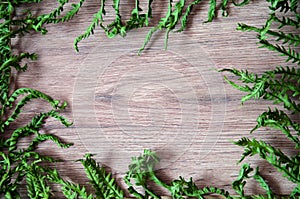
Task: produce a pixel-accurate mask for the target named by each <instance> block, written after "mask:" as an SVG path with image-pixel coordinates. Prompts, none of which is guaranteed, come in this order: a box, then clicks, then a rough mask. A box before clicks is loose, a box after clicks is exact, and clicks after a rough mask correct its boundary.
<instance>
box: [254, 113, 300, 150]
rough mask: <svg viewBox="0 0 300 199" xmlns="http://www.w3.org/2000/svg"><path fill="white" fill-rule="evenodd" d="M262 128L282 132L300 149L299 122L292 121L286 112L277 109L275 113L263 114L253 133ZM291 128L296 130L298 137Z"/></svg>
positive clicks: (259, 117) (258, 119)
mask: <svg viewBox="0 0 300 199" xmlns="http://www.w3.org/2000/svg"><path fill="white" fill-rule="evenodd" d="M260 127H271V128H274V129H278V130H281V131H282V132H283V133H284V134H285V135H286V136H287V138H289V139H290V140H291V141H293V142H294V143H295V145H296V148H300V140H299V138H298V136H299V135H300V125H299V124H298V123H297V122H293V121H291V119H290V118H289V116H288V115H287V114H286V113H285V112H283V111H281V110H278V109H275V110H274V111H272V110H270V109H269V110H268V111H266V112H264V113H262V114H261V115H259V116H258V118H257V125H256V126H255V127H254V128H253V129H252V130H251V133H252V132H253V131H255V130H257V129H258V128H260ZM289 127H292V128H293V129H294V130H296V132H297V136H293V135H292V133H291V131H290V128H289Z"/></svg>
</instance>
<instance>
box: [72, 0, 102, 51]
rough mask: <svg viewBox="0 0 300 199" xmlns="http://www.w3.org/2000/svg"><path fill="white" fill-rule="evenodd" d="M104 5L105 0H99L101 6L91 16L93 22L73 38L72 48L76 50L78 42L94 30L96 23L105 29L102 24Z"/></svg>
mask: <svg viewBox="0 0 300 199" xmlns="http://www.w3.org/2000/svg"><path fill="white" fill-rule="evenodd" d="M104 5H105V0H102V1H101V8H100V9H99V10H98V12H97V13H96V14H95V15H94V17H93V22H92V23H91V24H90V26H89V27H88V28H87V29H86V31H85V32H84V33H83V34H82V35H80V36H78V37H77V38H76V39H75V40H74V48H75V50H76V51H77V52H78V51H79V49H78V43H79V42H80V41H82V40H84V39H86V38H88V37H89V36H90V35H92V34H94V30H95V29H96V27H97V26H98V25H100V26H101V27H102V28H104V29H105V27H104V26H103V25H102V22H103V15H105V9H104Z"/></svg>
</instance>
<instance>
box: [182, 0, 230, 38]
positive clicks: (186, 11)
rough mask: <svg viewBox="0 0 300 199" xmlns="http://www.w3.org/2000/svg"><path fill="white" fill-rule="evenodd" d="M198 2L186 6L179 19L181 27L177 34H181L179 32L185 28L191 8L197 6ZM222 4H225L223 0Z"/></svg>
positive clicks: (198, 0) (197, 0) (199, 0)
mask: <svg viewBox="0 0 300 199" xmlns="http://www.w3.org/2000/svg"><path fill="white" fill-rule="evenodd" d="M200 2H201V0H194V1H193V2H192V3H190V4H189V5H188V6H187V8H186V10H185V12H184V14H183V15H182V17H181V27H180V29H179V30H178V31H177V32H181V31H183V30H184V29H185V28H186V26H187V22H188V16H189V15H190V14H191V12H192V10H193V7H194V6H195V5H197V4H199V3H200ZM224 2H225V0H224Z"/></svg>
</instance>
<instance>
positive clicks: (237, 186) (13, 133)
mask: <svg viewBox="0 0 300 199" xmlns="http://www.w3.org/2000/svg"><path fill="white" fill-rule="evenodd" d="M266 1H267V2H268V3H269V4H270V6H269V10H270V14H269V18H268V19H267V20H266V23H265V25H264V26H263V27H254V26H249V25H246V24H238V28H237V29H238V30H241V31H255V32H257V38H258V41H259V43H260V44H261V47H264V48H268V49H270V50H272V51H276V52H278V53H279V54H280V55H282V56H285V57H287V60H286V61H287V62H292V63H293V64H294V65H295V66H292V67H288V66H285V67H283V66H278V67H277V68H276V69H275V70H271V71H266V72H265V73H263V74H261V75H258V74H254V73H251V72H248V71H246V70H236V69H223V70H221V71H220V72H229V73H232V74H234V75H235V76H237V77H238V78H239V79H238V81H239V82H240V83H235V82H233V81H231V80H229V79H228V78H226V77H225V79H226V81H227V82H228V83H229V84H231V85H232V86H233V87H235V88H236V89H239V90H241V91H243V92H246V93H247V94H246V95H245V96H244V97H243V98H242V100H241V101H242V103H244V102H246V101H247V100H250V99H264V100H269V101H271V102H272V103H275V104H279V105H281V106H282V107H283V110H279V109H271V108H270V109H269V110H267V111H265V112H263V113H262V114H261V115H259V116H258V118H257V125H256V126H255V127H254V128H253V130H252V131H251V132H254V131H255V130H257V129H258V128H260V127H270V128H273V129H277V130H280V131H281V132H282V133H284V134H285V135H286V136H287V137H288V138H289V139H290V140H291V142H292V143H293V144H295V148H296V149H299V146H300V141H299V135H300V124H299V123H298V121H294V120H292V119H291V117H290V116H291V115H296V116H298V115H299V111H300V104H299V94H300V86H299V83H300V80H299V76H300V69H298V68H296V67H297V66H298V65H299V64H300V54H299V53H298V49H297V47H298V46H299V44H300V36H299V34H297V30H299V29H298V28H299V26H300V15H299V5H298V1H297V0H266ZM39 2H41V0H13V1H1V2H0V15H1V25H0V26H1V27H0V55H1V60H0V61H1V67H0V75H1V78H0V94H1V95H0V103H1V121H0V131H1V140H0V147H1V152H0V155H1V158H0V162H1V168H0V177H1V179H0V194H1V196H3V197H4V198H21V197H22V196H21V195H20V193H19V189H20V187H21V186H22V185H24V184H25V186H26V190H27V192H26V193H27V196H28V197H29V198H50V197H52V193H51V185H50V184H51V183H56V184H58V185H60V187H61V190H62V193H63V194H64V196H65V197H66V198H103V199H107V198H124V191H123V190H122V189H121V188H120V187H118V185H117V184H116V182H115V180H114V179H113V177H112V175H111V174H110V173H107V172H106V171H105V169H104V168H103V167H102V166H101V165H100V164H99V163H97V162H96V161H95V160H94V159H93V158H92V155H90V154H87V155H86V156H85V157H84V158H83V159H81V160H79V161H80V162H81V163H82V164H83V166H84V168H85V171H86V174H87V177H88V178H89V179H90V182H91V185H92V186H93V188H94V193H88V191H87V189H86V188H85V186H83V185H79V184H75V183H73V182H70V181H67V180H65V179H64V178H63V177H61V176H60V174H59V173H58V171H57V170H56V169H55V168H52V167H48V166H45V164H44V163H47V162H55V161H58V160H55V159H54V158H52V157H49V156H43V155H41V154H39V153H38V152H36V151H35V149H36V148H37V147H38V145H39V144H40V143H42V142H44V141H46V140H51V141H53V142H54V143H56V144H57V145H58V146H59V147H69V146H71V144H69V143H64V142H62V141H61V140H60V139H59V138H58V137H56V136H54V135H51V134H47V133H41V132H40V130H41V128H42V127H43V124H44V123H45V122H46V119H47V118H49V117H52V118H55V119H57V120H58V121H59V122H61V123H62V124H63V125H65V126H70V125H71V123H70V122H68V120H67V119H66V118H64V117H63V116H62V115H60V111H61V110H63V109H64V108H65V107H66V105H67V104H66V103H65V102H60V101H59V100H55V99H53V98H52V97H50V96H48V95H46V94H45V93H42V92H40V91H37V90H34V89H31V88H18V89H16V90H14V89H13V86H12V85H13V76H12V72H13V71H14V70H16V71H20V72H22V71H26V69H27V64H25V65H22V64H21V63H23V62H22V61H23V60H24V59H31V60H35V59H36V58H37V56H36V54H30V53H28V52H24V53H19V54H14V52H13V46H12V45H11V40H12V39H13V38H14V37H17V36H19V37H20V36H22V35H23V34H26V33H27V32H30V31H36V32H40V33H41V34H46V33H47V29H46V28H45V25H46V24H49V23H60V22H64V21H68V20H71V19H72V17H73V16H74V15H75V14H77V13H78V11H79V10H80V8H81V7H82V5H83V3H84V2H85V0H80V1H79V2H78V3H76V4H72V8H71V9H70V10H69V11H67V12H66V13H64V12H63V10H64V7H65V6H66V5H67V4H68V1H67V0H60V1H58V3H59V5H58V6H57V8H55V9H54V10H53V11H51V12H50V13H48V14H43V15H39V16H34V15H33V14H32V13H31V12H30V9H29V10H28V11H27V12H26V13H25V15H23V17H21V18H20V17H18V16H16V15H15V9H16V8H17V7H19V6H26V5H27V4H28V3H39ZM105 3H106V1H105V0H102V1H101V4H100V8H99V11H98V12H97V13H96V14H95V16H94V18H93V21H92V23H91V25H90V26H89V27H88V28H87V30H86V32H85V33H83V34H82V35H80V36H79V37H78V38H76V39H75V41H74V46H75V49H76V50H78V43H79V42H80V41H81V40H83V39H85V38H87V37H89V36H90V35H91V34H93V33H94V30H95V29H96V27H97V26H99V27H100V28H102V29H103V30H104V31H105V33H106V35H107V36H108V37H109V38H111V37H114V36H116V35H121V36H125V35H126V33H127V32H128V31H130V30H132V29H134V28H141V27H144V26H148V25H149V20H151V18H152V7H151V6H152V3H153V0H148V1H147V3H148V4H147V6H146V7H147V10H146V11H145V12H144V11H142V10H141V8H140V1H139V0H136V1H135V8H134V9H133V10H132V11H131V18H130V19H129V20H127V21H123V20H122V17H121V15H120V11H119V10H120V0H113V9H114V11H115V20H114V21H113V22H111V23H109V24H108V25H105V24H104V18H105V14H106V10H105V8H106V6H105ZM199 3H201V1H200V0H194V1H192V2H190V3H187V2H186V1H185V0H179V1H177V2H173V1H172V0H170V1H169V4H168V11H167V13H166V16H165V17H164V18H162V19H161V20H160V21H159V22H158V24H157V25H156V26H154V27H153V28H152V29H150V31H149V33H148V35H147V37H146V39H145V42H144V44H143V45H142V47H141V49H140V51H139V53H140V52H141V51H142V50H144V49H145V47H146V45H147V44H148V42H149V41H150V39H151V36H152V35H153V33H154V32H155V31H158V30H166V37H165V41H166V42H165V47H166V46H167V41H168V35H169V33H170V32H171V31H175V29H176V28H177V27H178V29H177V30H176V31H179V32H180V31H183V30H184V29H185V27H186V25H187V21H188V17H189V15H190V14H191V11H192V9H193V6H195V5H196V4H199ZM217 3H218V2H217V0H210V1H209V10H208V19H207V22H211V21H212V20H213V19H214V17H215V13H216V11H217ZM232 3H233V4H234V5H236V6H244V5H246V4H247V3H249V0H244V1H243V2H241V3H236V2H235V1H232ZM228 4H229V2H228V1H227V0H222V1H221V2H220V5H221V10H222V11H223V12H222V13H223V16H227V14H228V13H227V9H226V8H227V6H228ZM274 25H276V28H275V30H274V28H273V26H274ZM284 27H290V28H293V29H294V30H295V33H286V32H284V31H282V28H284ZM274 40H275V42H274ZM34 99H43V100H45V101H47V102H48V103H49V105H50V107H52V109H51V110H50V111H48V112H42V113H40V114H38V115H36V116H35V117H33V118H32V120H31V122H29V123H28V124H27V125H25V126H22V127H18V128H15V129H14V127H13V126H12V124H13V123H14V122H15V120H16V119H17V118H18V117H19V116H20V113H21V111H22V108H23V107H24V106H26V104H27V103H28V102H29V101H32V100H34ZM12 129H13V130H12ZM27 136H33V137H34V138H33V139H32V141H31V143H29V144H28V146H27V147H25V148H20V147H19V146H18V141H19V140H20V139H21V138H23V137H27ZM235 144H236V145H239V146H242V147H243V148H244V153H243V155H242V158H241V160H240V161H242V160H244V159H245V158H246V157H248V156H253V155H259V156H260V157H261V158H262V159H264V160H266V161H267V162H269V163H270V164H271V165H273V166H274V167H275V168H277V170H278V171H279V172H281V173H282V174H283V176H284V177H286V178H287V179H288V180H290V181H291V182H292V183H294V184H295V188H294V190H293V191H292V192H291V194H290V195H289V196H288V197H290V198H296V197H299V196H300V174H299V173H300V164H299V161H300V155H299V153H298V154H296V155H294V156H288V155H286V154H284V153H283V152H282V151H281V150H280V149H278V148H274V147H273V146H271V145H270V144H268V143H266V142H264V141H261V140H256V139H252V140H250V139H249V138H246V137H243V138H241V139H240V140H238V141H236V142H235ZM158 162H159V158H158V157H157V155H156V154H155V152H153V151H150V150H145V151H144V153H143V154H142V155H141V156H139V157H134V158H132V163H131V164H130V165H129V171H128V172H127V173H126V176H125V178H124V181H125V182H126V184H127V185H128V189H127V191H128V192H129V193H130V194H131V195H133V196H134V197H136V198H140V199H145V198H161V196H159V195H157V194H156V193H155V192H154V191H153V190H151V189H150V188H149V186H148V183H149V181H153V182H154V183H156V184H157V185H159V186H161V187H163V188H165V189H167V190H169V192H170V195H171V196H172V197H173V198H180V199H181V198H186V197H194V198H203V197H204V196H206V195H209V194H218V195H220V196H223V197H225V198H275V196H274V193H273V191H272V190H271V188H270V187H269V185H268V183H267V181H266V180H265V179H264V178H263V177H262V176H261V175H260V172H259V168H256V169H253V168H252V167H251V166H250V165H249V164H243V165H242V167H241V170H240V175H239V176H238V178H237V179H236V180H235V181H234V182H233V183H232V187H233V189H234V190H235V192H236V195H234V196H232V195H230V194H229V193H228V192H227V191H225V190H223V189H220V188H217V187H204V188H198V187H197V186H196V185H195V183H194V182H193V180H192V179H189V180H186V179H184V178H182V177H180V178H179V179H177V180H174V181H172V182H171V183H170V184H166V183H164V182H163V181H161V180H160V179H159V177H158V176H156V174H155V172H154V167H155V165H156V164H157V163H158ZM249 178H253V179H255V180H256V181H257V182H258V183H259V184H260V185H261V187H262V188H263V189H264V190H265V192H266V193H265V195H263V196H246V194H245V193H244V187H245V185H246V181H247V179H249ZM137 186H138V187H142V189H143V190H144V191H143V192H140V191H138V190H137V189H136V187H137Z"/></svg>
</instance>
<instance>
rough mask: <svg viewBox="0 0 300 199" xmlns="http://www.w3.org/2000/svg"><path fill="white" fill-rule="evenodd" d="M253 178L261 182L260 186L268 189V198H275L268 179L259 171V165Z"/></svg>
mask: <svg viewBox="0 0 300 199" xmlns="http://www.w3.org/2000/svg"><path fill="white" fill-rule="evenodd" d="M253 178H254V179H255V180H256V181H257V182H258V183H259V184H260V186H261V187H262V188H263V189H264V190H265V191H266V194H267V196H268V199H273V198H274V194H273V191H272V190H271V188H270V186H269V184H268V183H267V182H266V180H265V179H264V178H263V177H262V175H261V174H260V172H259V168H258V167H257V168H256V170H255V173H254V175H253Z"/></svg>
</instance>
